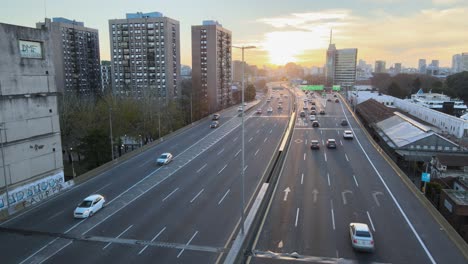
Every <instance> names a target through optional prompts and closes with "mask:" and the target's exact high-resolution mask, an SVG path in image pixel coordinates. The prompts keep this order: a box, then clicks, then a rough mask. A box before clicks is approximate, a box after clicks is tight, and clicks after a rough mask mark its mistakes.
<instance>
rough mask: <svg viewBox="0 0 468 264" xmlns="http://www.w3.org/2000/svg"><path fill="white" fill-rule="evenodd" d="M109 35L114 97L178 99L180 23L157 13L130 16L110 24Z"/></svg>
mask: <svg viewBox="0 0 468 264" xmlns="http://www.w3.org/2000/svg"><path fill="white" fill-rule="evenodd" d="M109 35H110V43H111V59H112V67H111V68H112V89H113V92H114V94H115V95H120V96H132V97H135V98H143V97H148V96H149V97H155V98H161V99H163V102H167V101H168V100H171V99H174V98H176V97H178V96H179V95H180V92H179V89H180V87H179V84H180V81H181V77H180V28H179V21H177V20H174V19H171V18H168V17H164V16H163V14H161V13H159V12H152V13H141V12H138V13H131V14H126V18H125V19H111V20H109Z"/></svg>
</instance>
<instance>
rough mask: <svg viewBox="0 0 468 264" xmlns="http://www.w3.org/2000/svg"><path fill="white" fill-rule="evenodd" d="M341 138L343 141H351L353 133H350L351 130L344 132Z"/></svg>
mask: <svg viewBox="0 0 468 264" xmlns="http://www.w3.org/2000/svg"><path fill="white" fill-rule="evenodd" d="M343 138H344V139H353V138H354V136H353V131H351V130H345V131H344V132H343Z"/></svg>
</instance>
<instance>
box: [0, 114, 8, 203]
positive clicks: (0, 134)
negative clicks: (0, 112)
mask: <svg viewBox="0 0 468 264" xmlns="http://www.w3.org/2000/svg"><path fill="white" fill-rule="evenodd" d="M2 130H3V131H4V132H3V135H5V137H4V139H3V137H2ZM4 140H5V142H6V128H5V123H1V124H0V148H1V149H2V167H3V179H4V180H5V193H6V202H7V208H10V199H9V194H8V182H7V176H6V167H5V152H4V150H3V142H4Z"/></svg>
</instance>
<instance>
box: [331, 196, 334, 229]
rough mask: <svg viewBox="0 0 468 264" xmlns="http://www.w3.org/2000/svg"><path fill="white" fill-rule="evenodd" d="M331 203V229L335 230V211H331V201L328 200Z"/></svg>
mask: <svg viewBox="0 0 468 264" xmlns="http://www.w3.org/2000/svg"><path fill="white" fill-rule="evenodd" d="M330 204H331V217H332V224H333V230H335V212H334V211H333V201H332V200H330Z"/></svg>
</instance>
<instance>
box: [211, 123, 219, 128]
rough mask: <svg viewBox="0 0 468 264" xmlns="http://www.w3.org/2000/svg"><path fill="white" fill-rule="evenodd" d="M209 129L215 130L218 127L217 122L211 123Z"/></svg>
mask: <svg viewBox="0 0 468 264" xmlns="http://www.w3.org/2000/svg"><path fill="white" fill-rule="evenodd" d="M210 127H211V128H217V127H219V122H218V121H213V122H211V125H210Z"/></svg>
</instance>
